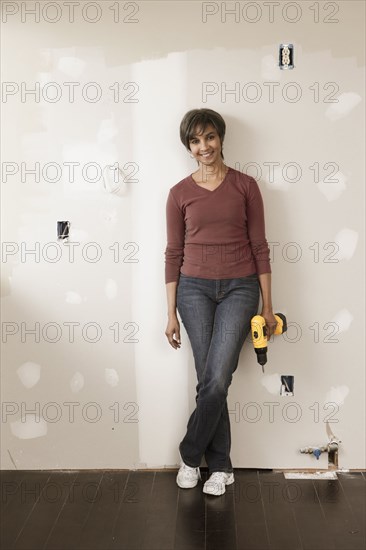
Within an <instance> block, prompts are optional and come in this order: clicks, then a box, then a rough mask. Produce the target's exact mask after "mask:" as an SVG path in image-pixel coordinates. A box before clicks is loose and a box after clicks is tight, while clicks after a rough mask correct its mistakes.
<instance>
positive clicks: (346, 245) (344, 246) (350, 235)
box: [334, 228, 358, 260]
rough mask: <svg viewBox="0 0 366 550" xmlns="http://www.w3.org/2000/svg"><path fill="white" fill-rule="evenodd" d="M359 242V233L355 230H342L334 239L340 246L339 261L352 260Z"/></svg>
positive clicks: (337, 255)
mask: <svg viewBox="0 0 366 550" xmlns="http://www.w3.org/2000/svg"><path fill="white" fill-rule="evenodd" d="M357 241H358V233H357V231H354V230H353V229H347V228H345V229H341V230H340V231H338V233H337V234H336V236H335V237H334V242H335V243H336V244H337V245H338V247H339V250H338V251H337V254H336V257H337V258H338V259H339V260H344V259H345V260H350V259H351V258H352V256H353V254H354V253H355V250H356V246H357Z"/></svg>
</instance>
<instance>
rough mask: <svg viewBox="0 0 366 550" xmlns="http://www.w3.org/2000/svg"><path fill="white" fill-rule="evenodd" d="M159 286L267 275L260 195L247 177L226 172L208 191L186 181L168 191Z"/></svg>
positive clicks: (189, 178) (262, 210) (257, 187)
mask: <svg viewBox="0 0 366 550" xmlns="http://www.w3.org/2000/svg"><path fill="white" fill-rule="evenodd" d="M166 227H167V246H166V250H165V283H170V282H172V281H177V282H178V280H179V276H180V273H183V274H184V275H189V276H191V277H202V278H204V279H231V278H236V277H245V276H247V275H251V274H252V273H258V274H261V273H271V267H270V258H269V247H268V242H267V240H266V235H265V222H264V207H263V200H262V196H261V192H260V190H259V186H258V184H257V182H256V180H255V179H254V178H253V177H252V176H248V175H247V174H243V173H242V172H239V170H235V169H234V168H231V167H229V170H228V172H227V173H226V175H225V178H224V180H223V181H222V183H221V184H220V185H219V186H218V187H216V189H214V190H213V191H209V190H208V189H205V188H204V187H201V186H199V185H198V184H197V183H196V182H195V181H194V179H193V178H192V175H189V176H187V177H186V178H184V179H183V180H181V181H180V182H178V183H177V184H176V185H174V186H173V187H171V188H170V190H169V194H168V198H167V202H166Z"/></svg>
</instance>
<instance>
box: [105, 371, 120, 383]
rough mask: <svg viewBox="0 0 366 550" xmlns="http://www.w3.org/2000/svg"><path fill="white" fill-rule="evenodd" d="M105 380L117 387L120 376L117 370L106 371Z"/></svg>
mask: <svg viewBox="0 0 366 550" xmlns="http://www.w3.org/2000/svg"><path fill="white" fill-rule="evenodd" d="M105 379H106V382H107V384H109V385H110V386H112V387H115V386H117V385H118V383H119V376H118V373H117V371H116V370H115V369H105Z"/></svg>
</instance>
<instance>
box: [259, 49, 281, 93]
mask: <svg viewBox="0 0 366 550" xmlns="http://www.w3.org/2000/svg"><path fill="white" fill-rule="evenodd" d="M261 76H262V78H263V80H271V81H273V80H274V81H277V82H278V81H279V80H280V79H281V76H282V71H281V70H279V68H278V62H277V61H276V59H275V57H274V56H273V55H265V56H264V57H262V64H261ZM277 88H278V87H276V86H274V87H273V89H274V91H273V93H274V94H275V93H276V90H277ZM270 89H271V88H268V90H270Z"/></svg>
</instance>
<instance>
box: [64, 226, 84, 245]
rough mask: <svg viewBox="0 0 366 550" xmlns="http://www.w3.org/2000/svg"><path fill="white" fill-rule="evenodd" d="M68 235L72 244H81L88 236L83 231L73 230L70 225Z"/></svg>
mask: <svg viewBox="0 0 366 550" xmlns="http://www.w3.org/2000/svg"><path fill="white" fill-rule="evenodd" d="M69 235H70V241H72V242H73V243H75V242H77V243H81V242H83V241H86V240H87V238H88V235H89V234H88V233H87V232H86V231H84V230H83V229H75V228H73V227H72V224H71V226H70V233H69Z"/></svg>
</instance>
